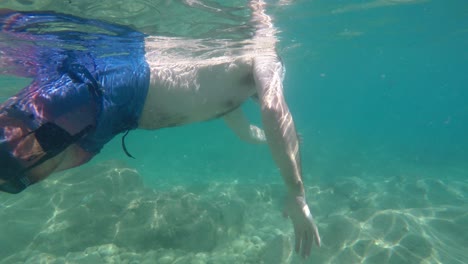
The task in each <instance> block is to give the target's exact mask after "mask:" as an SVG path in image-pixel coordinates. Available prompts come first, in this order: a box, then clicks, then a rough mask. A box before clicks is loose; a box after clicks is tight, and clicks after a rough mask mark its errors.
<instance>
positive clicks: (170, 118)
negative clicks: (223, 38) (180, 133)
mask: <svg viewBox="0 0 468 264" xmlns="http://www.w3.org/2000/svg"><path fill="white" fill-rule="evenodd" d="M254 93H255V86H254V81H253V77H252V65H251V61H249V60H246V59H235V60H232V61H224V62H219V61H211V62H210V61H206V62H204V63H203V64H191V65H189V64H176V63H174V64H161V65H156V66H155V65H153V66H152V75H151V86H150V89H149V91H148V96H147V99H146V102H145V107H144V110H143V113H142V117H141V119H140V127H142V128H146V129H157V128H163V127H171V126H179V125H183V124H188V123H193V122H199V121H205V120H209V119H213V118H217V117H220V116H223V115H224V114H226V113H228V112H230V111H232V110H234V109H235V108H237V107H239V106H240V105H241V104H242V103H243V102H244V101H245V100H247V99H248V98H249V97H250V96H252V95H253V94H254Z"/></svg>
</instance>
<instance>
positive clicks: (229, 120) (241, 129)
mask: <svg viewBox="0 0 468 264" xmlns="http://www.w3.org/2000/svg"><path fill="white" fill-rule="evenodd" d="M224 121H225V122H226V124H227V125H228V127H229V128H231V130H232V131H234V133H236V135H237V136H238V137H239V138H240V139H242V140H244V141H246V142H248V143H251V144H261V143H265V142H266V138H265V133H264V132H263V130H262V129H261V128H259V127H257V126H255V125H252V124H250V122H249V121H248V120H247V118H246V117H245V115H244V112H243V111H242V108H240V107H239V108H237V109H236V110H234V111H232V112H230V113H228V114H226V115H225V116H224Z"/></svg>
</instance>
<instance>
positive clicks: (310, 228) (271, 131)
mask: <svg viewBox="0 0 468 264" xmlns="http://www.w3.org/2000/svg"><path fill="white" fill-rule="evenodd" d="M282 73H283V68H282V64H281V62H280V61H279V59H278V57H277V56H276V54H268V55H262V56H259V57H257V58H255V60H254V79H255V84H256V87H257V92H258V95H259V99H260V100H259V103H260V106H261V112H262V121H263V127H264V130H265V135H266V138H267V141H268V145H269V146H270V149H271V153H272V156H273V159H274V161H275V163H276V165H277V166H278V167H279V169H280V172H281V175H282V177H283V180H284V182H285V184H286V187H287V201H286V208H285V213H286V215H287V216H289V217H290V218H291V220H292V222H293V225H294V233H295V242H296V246H295V249H296V252H299V251H300V252H301V255H302V256H303V257H307V256H309V255H310V251H311V247H312V242H313V241H315V243H316V244H317V245H318V246H320V236H319V233H318V230H317V227H316V225H315V223H314V220H313V217H312V214H311V213H310V210H309V207H308V205H307V203H306V199H305V193H304V186H303V183H302V171H301V158H300V152H299V142H298V139H297V133H296V128H295V126H294V121H293V118H292V115H291V113H290V112H289V108H288V106H287V104H286V101H285V99H284V96H283V84H282Z"/></svg>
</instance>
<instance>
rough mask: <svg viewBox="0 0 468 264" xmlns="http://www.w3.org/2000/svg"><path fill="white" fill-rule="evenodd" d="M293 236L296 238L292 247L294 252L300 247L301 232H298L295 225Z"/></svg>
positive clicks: (297, 251)
mask: <svg viewBox="0 0 468 264" xmlns="http://www.w3.org/2000/svg"><path fill="white" fill-rule="evenodd" d="M294 237H295V240H296V241H295V247H294V249H295V251H296V253H299V250H300V249H301V234H300V233H299V231H298V230H297V228H296V227H294Z"/></svg>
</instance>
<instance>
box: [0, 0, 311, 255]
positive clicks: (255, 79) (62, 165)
mask: <svg viewBox="0 0 468 264" xmlns="http://www.w3.org/2000/svg"><path fill="white" fill-rule="evenodd" d="M264 7H265V3H264V2H263V1H262V0H252V1H251V2H250V8H251V10H252V22H253V24H254V25H255V33H254V35H253V36H252V38H251V39H249V40H245V41H242V42H239V41H234V40H232V41H230V40H223V41H215V40H196V39H182V38H170V37H155V36H147V35H144V34H142V33H140V32H137V31H135V30H134V29H131V28H130V27H126V26H120V25H116V24H111V23H106V22H103V21H98V20H88V19H82V18H78V17H74V16H70V15H64V14H58V13H53V12H15V11H11V10H0V29H1V31H0V39H8V38H11V39H15V40H19V41H22V42H20V43H22V44H20V45H23V46H22V47H21V48H17V47H15V46H12V45H10V46H5V47H0V73H7V74H14V75H17V76H22V77H29V78H31V79H32V82H31V83H30V84H29V86H27V87H25V88H24V89H22V90H21V91H20V92H18V93H17V94H16V95H14V96H12V97H11V98H9V99H8V100H7V101H6V102H4V103H3V104H2V105H1V106H0V125H1V126H0V190H1V191H4V192H8V193H19V192H21V191H23V190H24V189H25V188H26V187H28V186H29V185H31V184H34V183H37V182H39V181H40V180H42V179H44V178H46V177H47V176H49V175H50V174H52V173H54V172H58V171H62V170H65V169H68V168H72V167H76V166H79V165H81V164H84V163H86V162H87V161H89V160H90V159H91V158H92V157H93V156H95V155H96V154H97V153H99V151H100V150H101V148H102V147H103V146H104V145H105V144H106V143H107V142H108V141H110V140H111V139H112V138H113V137H114V136H116V135H118V134H120V133H124V132H128V131H130V130H132V129H136V128H141V129H148V130H154V129H160V128H167V127H173V126H181V125H185V124H189V123H193V122H201V121H205V120H210V119H214V118H223V119H224V120H225V122H226V124H227V125H228V127H230V128H231V129H232V130H233V131H234V132H235V133H236V134H237V135H238V136H239V137H240V138H241V139H242V140H245V141H247V142H250V143H263V142H265V143H267V144H268V145H269V147H270V150H271V154H272V156H273V159H274V161H275V163H276V165H277V166H278V167H279V169H280V173H281V175H282V177H283V180H284V182H285V185H286V187H287V195H286V204H285V210H284V212H285V216H288V217H289V218H290V219H291V221H292V223H293V227H294V232H295V250H296V252H298V253H300V254H301V255H302V256H303V257H307V256H309V255H310V252H311V248H312V244H313V243H314V242H315V243H316V244H317V245H318V246H320V236H319V233H318V230H317V227H316V225H315V223H314V219H313V217H312V214H311V211H310V209H309V207H308V205H307V202H306V198H305V192H304V186H303V182H302V171H301V159H300V151H299V143H298V139H297V133H296V128H295V125H294V122H293V118H292V115H291V113H290V111H289V109H288V105H287V103H286V101H285V98H284V96H283V84H282V80H283V65H282V63H281V61H280V59H279V57H278V54H277V53H276V50H275V45H276V43H277V39H276V37H275V28H274V27H273V25H272V23H271V19H270V17H269V16H268V15H266V14H265V12H264ZM54 25H70V26H69V27H66V26H64V27H63V28H65V29H67V30H62V31H61V30H57V29H53V30H52V29H51V28H53V26H54ZM83 26H85V28H86V32H84V31H83V30H82V31H80V30H79V29H80V28H83ZM75 28H76V29H77V30H76V31H74V30H70V29H75ZM92 29H97V30H95V32H89V31H90V30H91V31H92ZM51 41H53V42H54V43H55V44H56V45H53V46H52V45H50V44H49V45H46V44H44V43H48V42H49V43H50V42H51ZM28 43H30V44H28ZM33 44H34V45H33ZM194 49H198V50H197V51H199V52H193V51H194ZM17 57H21V58H22V59H21V60H18V59H16V58H17ZM249 98H253V99H254V100H255V101H257V103H258V105H259V109H260V111H261V116H262V124H263V130H262V129H260V128H258V127H256V126H254V125H251V124H250V123H249V121H248V120H247V118H246V117H245V116H244V113H243V112H242V110H241V105H242V104H243V103H244V102H245V101H246V100H248V99H249ZM124 150H125V148H124ZM127 154H128V152H127Z"/></svg>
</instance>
